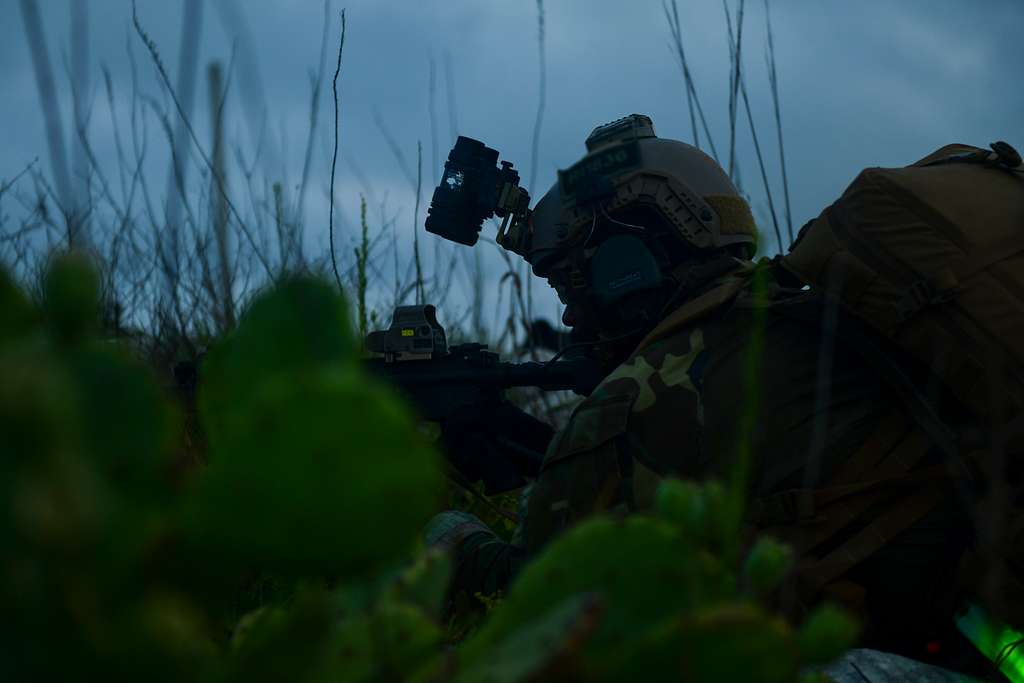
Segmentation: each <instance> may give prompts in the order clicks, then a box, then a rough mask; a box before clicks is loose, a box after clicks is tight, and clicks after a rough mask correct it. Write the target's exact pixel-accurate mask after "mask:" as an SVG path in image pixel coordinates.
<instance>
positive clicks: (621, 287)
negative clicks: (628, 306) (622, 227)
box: [590, 235, 665, 307]
mask: <svg viewBox="0 0 1024 683" xmlns="http://www.w3.org/2000/svg"><path fill="white" fill-rule="evenodd" d="M664 281H665V277H664V275H663V274H662V271H661V267H660V266H659V264H658V260H657V259H656V258H655V256H654V254H653V253H651V250H650V249H649V248H648V247H647V245H646V244H645V243H644V241H643V240H641V239H640V238H638V237H634V236H632V235H613V236H612V237H609V238H608V239H607V240H605V241H604V242H602V243H601V245H600V246H599V247H598V248H597V250H596V251H595V252H594V255H593V256H592V257H591V258H590V283H591V287H592V288H593V292H594V296H595V298H596V300H597V302H598V304H599V305H600V306H602V307H608V306H613V305H615V304H617V303H619V302H621V301H622V300H623V299H624V298H625V297H627V296H629V295H630V294H633V293H636V292H640V291H644V290H652V289H658V288H660V287H661V286H662V284H664Z"/></svg>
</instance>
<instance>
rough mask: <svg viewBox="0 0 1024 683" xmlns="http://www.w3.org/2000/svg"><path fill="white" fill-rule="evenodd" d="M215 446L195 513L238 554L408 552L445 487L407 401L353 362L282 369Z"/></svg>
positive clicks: (364, 559) (240, 557)
mask: <svg viewBox="0 0 1024 683" xmlns="http://www.w3.org/2000/svg"><path fill="white" fill-rule="evenodd" d="M247 403H248V407H247V409H246V410H245V411H243V412H242V413H240V415H239V418H238V422H237V424H236V425H235V427H234V428H233V429H232V430H231V432H230V434H229V435H227V436H226V437H225V439H224V440H222V442H221V443H220V444H219V445H218V447H217V448H216V449H215V450H214V452H213V453H212V454H211V463H210V465H209V467H208V468H207V470H206V471H205V472H204V473H203V476H202V478H201V480H200V481H199V485H198V489H197V491H196V492H195V495H194V497H193V500H192V501H191V504H190V506H189V510H188V514H187V519H186V525H187V528H188V530H189V533H190V536H191V537H192V538H193V539H194V540H195V541H196V542H197V543H199V544H200V546H201V547H202V548H204V549H205V552H209V553H212V554H213V555H215V556H216V557H218V558H219V559H220V560H221V561H225V562H227V563H228V564H229V565H237V564H238V563H241V564H249V565H260V566H266V567H269V568H273V569H275V570H278V571H281V572H283V573H286V574H299V575H302V574H307V575H312V574H316V573H323V572H326V573H340V574H341V575H351V574H362V573H366V572H369V571H373V570H374V569H379V568H381V567H382V566H384V565H386V564H389V563H392V562H394V561H396V560H398V559H400V558H402V557H403V556H404V555H405V554H406V553H407V552H408V551H409V550H410V549H411V547H412V544H413V541H414V540H415V539H416V537H417V535H418V533H419V531H420V529H421V527H422V525H423V524H424V523H425V522H426V520H427V519H428V518H429V517H430V514H431V512H432V511H433V509H434V507H435V505H436V501H437V500H438V499H439V495H440V489H441V475H440V468H439V465H438V458H437V454H436V453H435V452H434V451H433V449H432V448H430V446H429V445H428V444H425V443H424V442H423V441H422V439H420V438H419V436H418V435H417V434H416V432H415V427H414V421H413V418H412V417H411V416H410V414H409V413H408V412H407V411H406V409H405V407H404V406H403V405H401V404H400V403H399V402H398V401H397V399H395V398H394V397H393V396H392V395H391V394H390V393H389V392H387V391H385V390H384V389H382V388H380V387H378V386H377V385H376V384H374V383H372V381H371V380H369V379H368V378H367V377H365V376H364V375H363V373H362V372H360V371H359V370H358V368H355V367H352V366H346V367H333V368H324V369H322V370H319V371H317V372H308V373H294V374H283V375H280V376H278V377H276V378H274V379H273V380H267V381H265V382H264V383H263V384H262V385H261V386H259V388H258V389H256V390H255V393H254V394H253V395H252V396H250V397H249V399H248V402H247Z"/></svg>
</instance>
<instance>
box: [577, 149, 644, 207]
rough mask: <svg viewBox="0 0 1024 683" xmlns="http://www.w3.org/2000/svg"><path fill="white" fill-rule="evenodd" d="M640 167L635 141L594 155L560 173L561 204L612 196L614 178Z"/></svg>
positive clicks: (599, 151)
mask: <svg viewBox="0 0 1024 683" xmlns="http://www.w3.org/2000/svg"><path fill="white" fill-rule="evenodd" d="M639 165H640V148H639V146H638V145H637V142H636V140H633V141H631V142H627V143H624V144H621V145H615V146H613V147H608V148H607V149H601V150H598V151H596V152H593V153H591V154H589V155H587V156H586V157H584V158H583V159H581V160H580V161H578V162H576V163H575V164H573V165H572V166H570V167H569V168H568V169H566V170H564V171H559V172H558V184H559V189H560V190H561V192H562V201H563V202H564V201H567V200H569V199H576V200H577V201H587V200H590V199H596V198H598V197H600V196H602V195H603V194H611V193H612V192H613V191H614V190H615V187H614V185H613V184H612V183H611V177H612V176H615V175H618V174H620V173H622V172H623V171H627V170H629V169H632V168H636V167H637V166H639Z"/></svg>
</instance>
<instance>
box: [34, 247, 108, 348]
mask: <svg viewBox="0 0 1024 683" xmlns="http://www.w3.org/2000/svg"><path fill="white" fill-rule="evenodd" d="M99 293H100V280H99V276H98V275H97V273H96V269H95V268H94V267H93V264H92V263H90V261H89V259H88V258H86V257H85V256H84V255H83V254H79V253H75V252H71V253H65V254H59V255H56V256H54V257H53V259H52V260H51V262H50V264H49V267H48V269H47V272H46V276H45V279H44V281H43V297H44V310H45V314H46V319H47V321H48V322H49V324H50V328H51V329H52V331H53V333H54V335H55V336H56V337H57V339H58V340H61V341H64V342H76V341H78V340H80V339H82V338H83V337H85V336H86V335H87V334H88V333H89V332H90V331H92V330H93V329H94V328H95V326H96V323H97V321H98V319H99V301H100V294H99Z"/></svg>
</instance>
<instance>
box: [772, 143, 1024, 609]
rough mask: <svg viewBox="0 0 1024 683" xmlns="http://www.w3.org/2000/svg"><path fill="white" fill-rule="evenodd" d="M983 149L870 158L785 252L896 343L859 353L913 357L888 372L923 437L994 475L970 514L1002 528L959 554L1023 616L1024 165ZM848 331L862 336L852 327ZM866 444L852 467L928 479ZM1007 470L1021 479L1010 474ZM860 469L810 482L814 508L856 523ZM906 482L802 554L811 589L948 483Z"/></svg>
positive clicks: (999, 599) (916, 514)
mask: <svg viewBox="0 0 1024 683" xmlns="http://www.w3.org/2000/svg"><path fill="white" fill-rule="evenodd" d="M991 147H992V150H991V151H990V150H984V149H980V148H977V147H971V146H967V145H948V146H946V147H943V148H942V149H939V150H938V151H936V152H935V153H933V154H930V155H929V156H927V157H925V158H924V159H921V160H920V161H918V162H917V163H915V164H912V165H910V166H907V167H904V168H869V169H866V170H864V171H863V172H861V173H860V175H859V176H858V177H857V178H856V179H855V180H854V181H853V183H852V184H851V185H850V186H849V187H848V188H847V189H846V191H845V192H844V193H843V195H842V197H840V198H839V200H837V201H836V202H835V203H834V204H832V205H831V206H830V207H828V208H827V209H826V210H825V211H824V212H822V214H821V215H820V216H819V217H818V218H817V219H815V220H814V221H812V222H811V223H809V224H808V225H806V226H805V227H804V229H803V230H801V233H800V236H799V238H798V239H797V241H796V243H795V244H794V246H793V248H792V249H791V251H790V253H789V254H788V255H786V256H785V257H784V258H782V259H781V264H782V266H783V267H784V268H786V269H787V270H789V271H790V272H792V273H793V274H794V275H796V276H797V277H798V278H800V280H802V281H803V282H805V283H807V284H809V285H810V286H811V287H812V288H815V289H818V290H820V291H823V292H825V293H827V294H828V295H829V296H831V297H835V298H838V300H839V301H840V302H841V303H842V307H841V309H842V310H843V311H844V315H846V314H847V313H852V316H848V317H851V318H854V319H859V321H860V324H861V326H862V327H864V328H867V330H868V331H869V335H868V336H869V337H871V338H872V339H878V340H880V341H881V343H882V346H883V347H885V348H888V349H892V350H894V351H895V352H896V354H897V355H899V360H898V361H896V362H892V357H891V355H890V354H888V353H885V352H883V353H882V354H879V353H878V348H876V347H875V346H874V345H873V344H871V343H869V342H867V341H865V343H864V346H865V347H871V348H870V349H869V350H866V355H867V356H869V357H874V356H879V355H881V356H884V359H883V364H885V362H888V365H889V367H890V369H893V370H894V372H898V370H897V368H898V367H899V366H901V365H903V366H905V365H906V364H908V363H909V364H910V365H916V366H918V367H917V369H918V370H921V371H922V373H921V374H913V373H911V374H901V375H900V378H899V379H898V380H897V382H896V383H897V384H898V385H902V386H900V387H898V389H901V393H903V394H904V395H905V396H908V397H909V398H910V403H912V404H914V405H912V406H911V407H910V410H909V411H908V412H909V413H911V414H912V415H913V416H914V417H915V420H914V422H916V423H917V426H918V427H919V428H920V429H918V431H917V434H918V437H919V439H920V441H921V442H922V443H923V444H924V443H927V441H929V440H930V441H931V442H933V443H938V442H947V443H939V445H940V447H944V448H945V449H946V451H947V455H950V456H951V457H955V458H956V459H958V460H959V461H960V464H963V462H970V461H973V462H971V465H970V467H971V468H975V469H976V470H980V471H981V472H982V473H983V475H984V474H985V473H987V476H990V477H992V481H993V482H994V485H993V486H991V487H989V489H988V493H990V494H992V493H995V494H996V497H997V498H998V499H996V498H994V497H993V496H989V497H988V498H985V499H983V500H982V501H981V502H980V503H979V504H978V512H979V514H982V515H987V516H988V517H989V518H992V519H998V520H999V524H997V526H999V527H1000V528H999V529H998V532H997V533H995V532H994V533H987V532H985V531H983V530H979V538H980V542H979V548H978V550H977V551H975V552H972V553H971V554H969V556H968V557H967V558H965V560H964V566H963V567H962V571H963V572H964V573H965V576H966V577H967V581H968V582H969V583H972V585H974V586H981V585H984V588H982V589H979V590H978V591H977V592H978V593H979V595H977V596H976V597H977V598H979V599H982V600H983V601H984V602H985V603H986V606H988V607H989V608H990V609H991V610H992V611H993V612H995V613H996V614H997V615H998V616H1000V617H1002V618H1003V619H1004V620H1006V621H1008V622H1010V623H1013V624H1016V625H1017V626H1018V627H1020V626H1021V625H1022V624H1024V581H1022V580H1021V579H1022V577H1024V511H1022V508H1021V507H1020V506H1021V505H1022V504H1024V500H1022V492H1024V486H1022V485H1021V481H1022V479H1024V478H1021V477H1020V469H1021V468H1022V467H1024V457H1022V456H1024V165H1022V164H1021V158H1020V156H1019V155H1018V154H1017V153H1016V151H1014V150H1013V148H1011V147H1010V146H1009V145H1007V144H1006V143H994V144H993V145H992V146H991ZM856 326H857V325H854V327H856ZM840 335H842V332H841V331H840ZM865 339H866V338H865ZM853 343H854V344H855V345H856V344H859V343H860V340H859V338H858V339H855V340H854V341H853ZM884 370H885V368H883V372H884ZM921 376H927V377H930V378H934V379H935V380H937V381H938V382H939V383H940V384H941V385H942V387H943V388H944V389H945V390H946V392H947V394H948V395H950V396H953V397H955V399H956V400H957V401H958V402H959V403H960V404H962V406H963V412H964V413H965V415H970V416H971V417H972V418H973V421H974V422H975V423H977V424H978V425H979V426H980V428H981V431H982V432H983V436H984V437H985V438H984V439H982V441H981V442H980V445H978V444H977V443H976V444H974V445H967V444H968V443H969V442H968V441H965V440H961V439H958V438H954V437H953V436H952V435H953V430H952V429H951V428H949V427H948V425H946V424H944V423H943V422H942V421H941V420H938V419H936V418H937V415H936V413H935V412H932V406H930V405H929V399H928V397H927V396H926V395H924V394H926V393H927V392H924V391H922V388H921V387H920V386H914V384H915V383H916V382H918V381H919V380H913V379H910V378H911V377H918V378H920V377H921ZM936 433H938V434H939V436H938V437H937V436H936ZM943 434H946V435H951V436H950V437H949V438H946V437H944V436H943ZM875 441H878V439H875ZM948 442H953V443H955V445H950V443H948ZM862 450H863V451H864V453H861V454H858V456H860V455H863V456H864V457H863V458H860V460H862V461H863V462H855V463H852V467H848V468H847V470H849V471H851V472H852V471H854V470H858V471H860V472H861V473H863V472H865V471H871V472H874V471H877V470H878V469H882V470H884V469H885V467H886V466H889V471H890V473H891V475H892V476H890V477H889V478H888V479H887V480H886V481H887V483H893V482H902V483H904V484H905V483H907V482H908V481H913V480H916V481H922V480H924V479H928V478H929V477H931V478H932V479H934V478H936V477H934V476H932V475H935V474H936V473H935V472H934V471H933V470H934V469H935V468H933V470H932V471H929V470H922V469H921V468H920V467H915V466H914V465H913V464H911V463H908V464H907V466H906V467H893V466H892V465H893V463H891V462H880V461H879V462H874V463H872V462H869V461H870V460H871V459H872V458H875V459H878V458H880V457H881V456H879V453H880V452H881V451H879V450H878V449H874V452H872V447H871V444H868V445H866V446H865V448H864V449H862ZM918 450H919V451H920V452H922V453H923V452H924V448H919V449H918ZM858 456H855V459H856V458H858ZM1014 468H1016V470H1017V472H1016V475H1015V476H1017V477H1018V478H1017V479H1016V481H1014V476H1008V473H1009V472H1011V471H1012V470H1013V469H1014ZM938 474H940V475H941V472H940V473H938ZM855 479H856V477H852V476H851V477H849V478H847V479H846V480H844V481H833V482H831V486H830V489H827V490H823V491H815V492H812V493H811V494H810V495H811V497H812V498H813V502H812V503H811V504H812V505H814V507H815V508H817V510H818V511H819V512H820V511H821V510H822V509H823V508H825V509H827V508H829V507H830V506H831V507H832V509H833V510H839V509H840V508H842V511H840V512H837V513H836V514H835V515H834V517H833V519H835V521H836V526H837V527H838V526H839V525H840V524H842V523H844V522H849V521H851V520H850V518H849V515H852V514H853V510H854V509H855V508H856V509H866V507H867V505H868V503H865V505H863V506H861V505H857V504H856V501H855V500H853V499H854V498H855V497H856V496H857V495H862V496H863V494H864V493H866V491H867V489H866V487H867V486H868V485H869V484H866V483H864V482H863V481H861V482H860V483H858V482H856V481H855ZM906 490H907V491H908V495H907V497H906V498H904V499H900V498H897V500H900V502H899V503H898V504H896V505H894V506H893V507H892V508H890V511H889V513H888V516H887V518H885V519H880V520H878V521H877V523H873V527H872V528H871V529H869V530H868V531H869V532H870V533H865V534H863V537H862V538H861V539H859V540H856V542H849V543H846V544H845V545H844V547H841V548H839V549H837V550H836V551H834V552H832V553H831V555H830V557H829V558H825V559H827V560H828V561H827V562H823V561H822V559H823V558H818V559H817V560H815V561H814V562H812V563H811V564H809V565H807V566H808V571H809V572H812V573H814V572H816V574H814V575H815V579H814V582H815V583H817V584H818V586H817V587H818V588H820V587H821V586H822V585H824V583H825V582H827V581H828V580H831V579H832V578H835V577H837V576H839V575H841V573H842V572H843V570H844V569H845V568H848V567H850V566H852V565H853V564H855V563H856V562H858V561H859V560H861V559H864V558H865V557H867V556H868V555H870V554H871V553H873V552H875V551H876V550H877V549H878V547H879V546H880V545H881V544H882V543H884V539H885V538H891V537H892V536H893V535H895V534H896V533H899V532H900V531H901V530H902V529H905V528H907V527H908V526H910V525H911V524H913V523H914V521H915V520H916V519H919V518H920V517H921V516H922V515H923V514H924V513H925V511H926V510H927V509H929V508H930V507H931V506H932V505H933V504H934V502H935V501H936V500H938V499H939V497H940V496H941V495H942V493H941V492H940V489H937V488H932V489H930V493H926V495H916V494H915V493H912V492H913V491H926V487H918V488H916V489H913V488H912V489H906ZM803 495H805V496H806V495H808V494H807V492H804V493H803ZM867 497H868V498H870V495H869V496H867ZM851 501H852V502H853V504H852V505H851ZM775 502H776V503H777V502H778V501H775ZM883 517H884V515H883ZM819 540H821V539H820V538H819V539H815V540H814V542H815V543H817V542H818V541H819ZM815 563H817V564H815ZM830 563H831V564H830ZM973 582H976V583H973Z"/></svg>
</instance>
